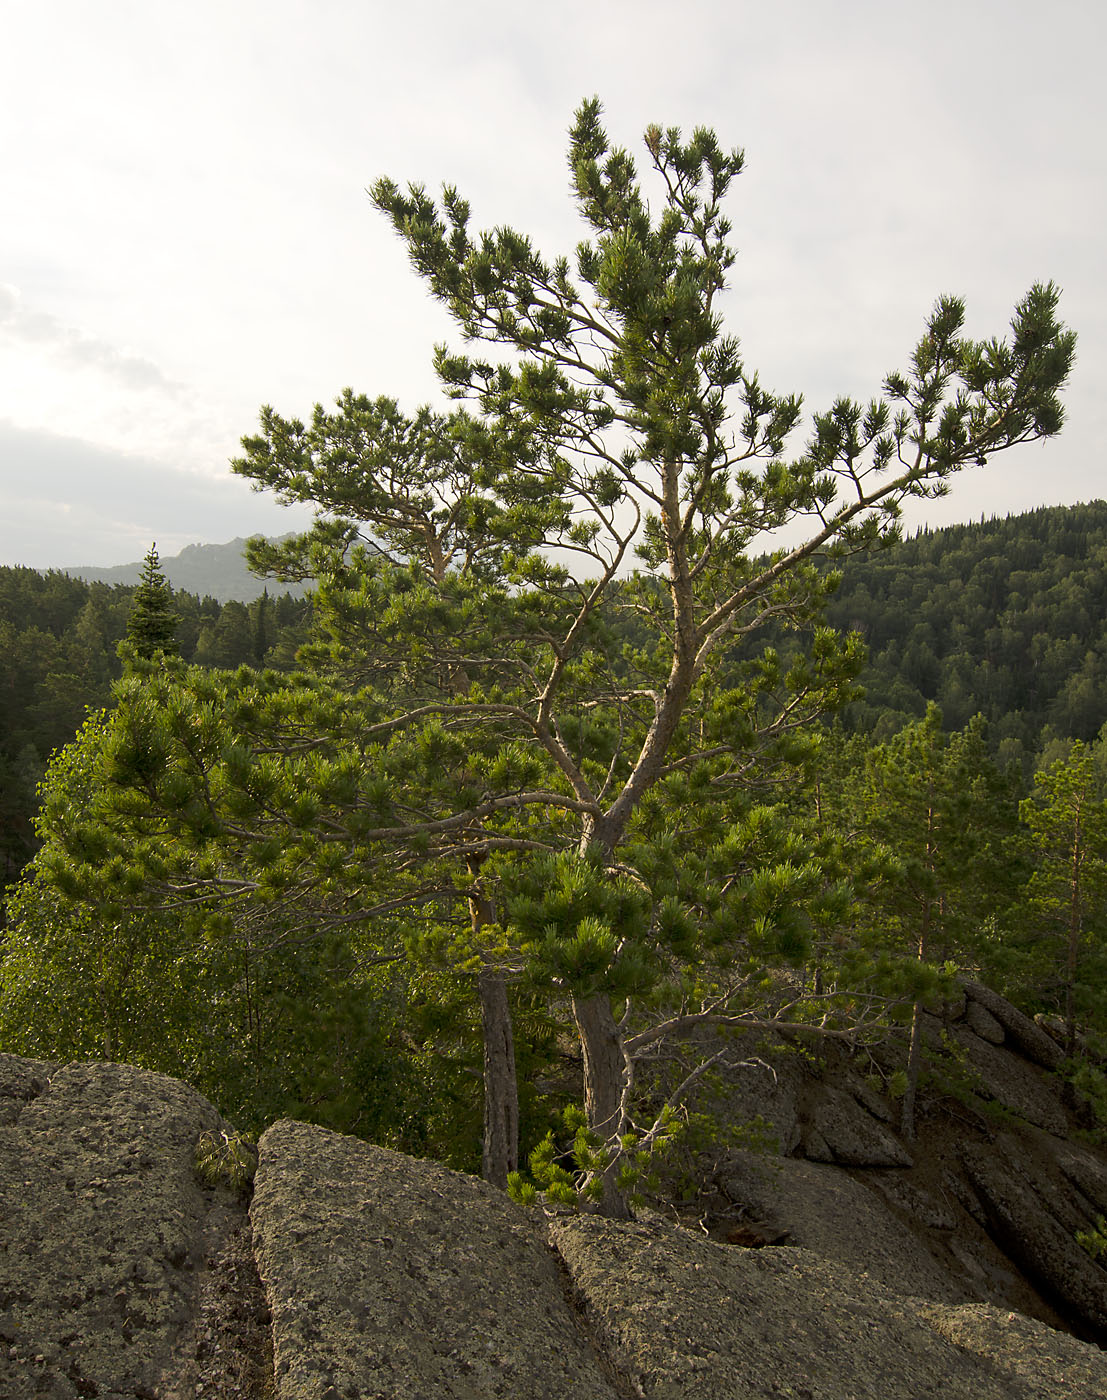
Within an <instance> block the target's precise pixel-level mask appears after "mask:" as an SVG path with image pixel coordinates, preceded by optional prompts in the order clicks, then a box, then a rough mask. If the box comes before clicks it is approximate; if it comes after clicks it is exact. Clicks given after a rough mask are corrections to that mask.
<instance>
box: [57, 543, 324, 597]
mask: <svg viewBox="0 0 1107 1400" xmlns="http://www.w3.org/2000/svg"><path fill="white" fill-rule="evenodd" d="M282 538H287V536H282ZM245 548H246V541H245V539H234V540H228V541H227V543H226V544H188V545H185V547H184V549H182V550H181V552H180V554H175V555H172V556H170V557H168V558H167V557H166V556H165V555H164V554H163V555H161V556H160V559H161V567H162V572H163V573H164V574H165V576H166V578H167V579H168V580H169V582H170V585H171V586H172V587H173V588H175V589H178V590H180V591H183V592H185V593H195V594H196V595H197V596H198V597H200V598H203V597H212V598H218V599H219V601H220V602H221V603H227V602H230V601H232V600H234V601H235V602H239V603H252V602H253V601H254V599H255V598H260V597H261V595H262V593H263V592H264V591H265V589H266V588H268V589H269V592H270V594H276V593H291V594H293V595H294V596H295V597H297V598H299V597H302V596H303V595H304V593H306V592H307V589H306V588H305V587H304V586H303V585H302V584H297V583H277V582H276V581H275V580H273V579H268V580H267V579H261V578H258V577H257V576H256V575H255V574H252V573H251V572H250V571H249V569H247V567H246V560H245V558H244V557H243V551H244V550H245ZM60 572H62V573H66V574H68V575H69V577H70V578H79V579H84V580H85V582H86V583H107V584H114V583H127V584H135V583H138V581H139V578H140V575H141V573H142V561H141V560H140V561H139V562H138V563H135V564H113V565H112V567H111V568H110V569H97V568H92V567H88V566H85V565H79V566H76V567H67V568H65V569H62V570H61V571H60Z"/></svg>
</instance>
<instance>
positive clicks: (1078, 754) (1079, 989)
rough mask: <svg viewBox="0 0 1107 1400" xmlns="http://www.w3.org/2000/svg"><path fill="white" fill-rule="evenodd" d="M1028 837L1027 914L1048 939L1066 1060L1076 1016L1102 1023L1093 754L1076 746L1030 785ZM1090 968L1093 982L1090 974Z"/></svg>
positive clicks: (1104, 877)
mask: <svg viewBox="0 0 1107 1400" xmlns="http://www.w3.org/2000/svg"><path fill="white" fill-rule="evenodd" d="M1020 814H1021V816H1022V819H1023V821H1024V822H1025V823H1026V825H1027V827H1028V828H1029V830H1030V835H1031V839H1032V842H1033V847H1034V857H1035V865H1036V868H1035V870H1034V873H1033V875H1032V876H1031V879H1030V883H1029V885H1028V887H1027V895H1028V904H1029V907H1030V909H1031V911H1032V912H1033V913H1034V914H1035V915H1036V916H1037V917H1038V918H1039V919H1040V920H1041V921H1042V923H1043V924H1044V926H1045V928H1046V929H1047V930H1049V931H1050V932H1051V933H1052V934H1053V938H1051V939H1050V940H1049V941H1048V942H1046V943H1044V945H1043V946H1044V947H1045V948H1046V949H1049V950H1050V953H1051V956H1049V957H1048V963H1049V964H1051V967H1050V970H1049V971H1050V975H1049V976H1048V978H1047V979H1046V988H1045V989H1046V991H1047V994H1048V990H1049V984H1050V983H1051V984H1052V988H1053V989H1054V994H1055V996H1056V999H1057V1001H1058V1002H1059V1003H1060V1009H1061V1012H1062V1015H1063V1017H1064V1022H1065V1044H1066V1050H1067V1052H1068V1054H1069V1055H1072V1054H1073V1052H1074V1049H1075V1046H1076V1023H1077V1015H1078V1012H1079V1011H1082V1010H1083V1011H1087V1010H1089V1009H1091V1008H1093V1007H1094V1009H1095V1011H1096V1012H1097V1013H1098V1016H1097V1019H1098V1018H1099V1017H1101V1016H1102V990H1101V988H1102V975H1103V959H1104V953H1105V951H1107V939H1105V937H1104V934H1103V928H1104V919H1105V917H1107V800H1104V798H1103V796H1102V792H1101V789H1100V778H1099V774H1098V773H1097V772H1096V765H1095V760H1094V754H1093V751H1092V750H1091V749H1089V748H1088V747H1087V746H1086V745H1084V744H1082V743H1081V742H1080V741H1079V740H1077V741H1075V742H1074V743H1073V744H1072V745H1071V748H1070V751H1069V754H1068V756H1067V757H1066V758H1059V759H1057V760H1056V761H1055V762H1054V763H1052V764H1051V765H1050V766H1049V768H1048V769H1046V770H1045V771H1042V772H1038V773H1036V774H1035V777H1034V791H1033V793H1032V794H1031V795H1030V796H1029V797H1028V798H1026V800H1025V801H1024V802H1023V803H1022V807H1021V812H1020ZM1090 966H1094V973H1093V975H1092V976H1091V977H1089V976H1088V974H1087V968H1088V967H1090Z"/></svg>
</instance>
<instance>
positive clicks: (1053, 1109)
mask: <svg viewBox="0 0 1107 1400" xmlns="http://www.w3.org/2000/svg"><path fill="white" fill-rule="evenodd" d="M949 1034H950V1036H951V1038H952V1040H953V1043H954V1044H956V1045H958V1046H960V1047H961V1049H962V1050H963V1051H964V1053H965V1058H966V1060H967V1062H968V1065H969V1068H970V1069H971V1071H972V1073H973V1075H974V1076H975V1078H976V1081H977V1087H978V1088H979V1089H980V1090H981V1092H982V1093H983V1094H984V1096H985V1097H986V1098H989V1099H991V1100H992V1101H993V1102H994V1103H997V1104H999V1105H1000V1106H1001V1107H1002V1108H1005V1109H1007V1110H1008V1111H1009V1112H1011V1113H1015V1114H1017V1115H1018V1116H1019V1117H1020V1118H1022V1119H1025V1121H1026V1122H1027V1123H1033V1124H1034V1126H1035V1127H1037V1128H1044V1129H1045V1131H1046V1132H1047V1133H1052V1134H1053V1136H1054V1137H1058V1138H1063V1137H1065V1136H1067V1134H1068V1133H1069V1131H1070V1124H1069V1118H1068V1114H1067V1113H1066V1112H1065V1109H1064V1105H1063V1103H1062V1101H1061V1089H1062V1085H1061V1082H1060V1081H1059V1080H1058V1079H1055V1078H1053V1077H1052V1076H1050V1075H1048V1074H1045V1073H1043V1072H1042V1070H1041V1069H1040V1068H1038V1066H1037V1065H1036V1064H1028V1063H1027V1062H1026V1060H1024V1059H1023V1058H1022V1056H1020V1055H1012V1054H1011V1053H1010V1052H1009V1051H1008V1050H1005V1049H1001V1048H1000V1047H998V1046H995V1045H989V1044H988V1042H987V1041H985V1040H981V1039H980V1037H979V1036H977V1035H975V1034H974V1033H973V1032H972V1031H970V1030H967V1029H966V1027H965V1026H954V1027H952V1029H951V1031H950V1033H949Z"/></svg>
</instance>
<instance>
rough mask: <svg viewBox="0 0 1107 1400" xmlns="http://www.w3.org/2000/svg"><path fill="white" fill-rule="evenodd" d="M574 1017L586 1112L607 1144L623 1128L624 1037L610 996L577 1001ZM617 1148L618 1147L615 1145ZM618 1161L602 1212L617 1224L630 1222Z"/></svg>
mask: <svg viewBox="0 0 1107 1400" xmlns="http://www.w3.org/2000/svg"><path fill="white" fill-rule="evenodd" d="M573 1016H574V1018H575V1020H576V1023H577V1030H578V1032H579V1034H580V1043H581V1048H582V1050H583V1052H584V1111H585V1115H586V1116H587V1119H588V1126H589V1128H590V1129H591V1130H592V1132H594V1133H595V1134H596V1136H597V1137H599V1138H600V1139H601V1140H602V1141H603V1142H605V1143H606V1142H609V1141H610V1140H611V1139H615V1138H617V1137H618V1134H619V1132H620V1130H621V1128H622V1126H623V1125H622V1123H621V1121H620V1101H621V1099H622V1093H623V1085H624V1076H625V1074H626V1072H627V1067H626V1057H625V1055H624V1054H623V1044H622V1037H621V1036H620V1034H619V1028H618V1026H617V1025H616V1024H615V1017H614V1016H613V1015H612V1012H611V999H610V998H609V997H607V996H603V995H600V996H593V997H574V998H573ZM615 1145H616V1147H617V1145H618V1144H617V1143H616V1144H615ZM617 1171H618V1161H617V1158H616V1156H615V1154H614V1153H613V1154H612V1160H611V1164H610V1166H609V1167H608V1169H607V1170H606V1171H605V1172H604V1174H603V1197H602V1199H601V1201H600V1211H601V1213H602V1214H603V1215H606V1216H610V1217H611V1218H613V1219H616V1220H627V1219H629V1218H630V1207H629V1205H628V1204H627V1200H626V1197H625V1196H624V1195H623V1193H622V1192H621V1191H620V1190H619V1188H618V1187H617V1186H616V1184H615V1176H616V1173H617Z"/></svg>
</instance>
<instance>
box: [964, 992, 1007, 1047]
mask: <svg viewBox="0 0 1107 1400" xmlns="http://www.w3.org/2000/svg"><path fill="white" fill-rule="evenodd" d="M965 1025H966V1026H968V1028H969V1030H970V1031H972V1032H973V1033H974V1034H975V1035H978V1036H979V1037H980V1039H981V1040H986V1041H988V1043H989V1044H990V1045H1002V1044H1003V1042H1004V1040H1005V1039H1006V1038H1007V1033H1006V1031H1005V1030H1004V1029H1003V1027H1002V1025H1001V1024H1000V1023H999V1022H998V1021H997V1020H996V1018H995V1017H994V1016H993V1015H992V1013H991V1012H990V1011H987V1010H985V1008H984V1007H983V1006H981V1005H980V1003H979V1002H978V1001H968V1000H967V999H966V1006H965Z"/></svg>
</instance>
